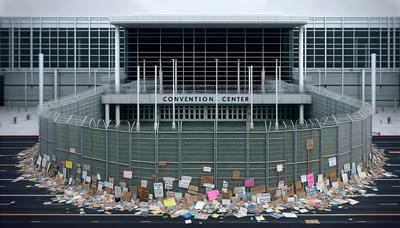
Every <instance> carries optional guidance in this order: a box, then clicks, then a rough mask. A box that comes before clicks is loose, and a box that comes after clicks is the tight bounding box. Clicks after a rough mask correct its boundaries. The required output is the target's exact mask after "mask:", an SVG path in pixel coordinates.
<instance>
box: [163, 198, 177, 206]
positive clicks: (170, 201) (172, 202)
mask: <svg viewBox="0 0 400 228" xmlns="http://www.w3.org/2000/svg"><path fill="white" fill-rule="evenodd" d="M175 205H176V202H175V199H174V198H168V199H165V200H164V206H166V207H173V206H175Z"/></svg>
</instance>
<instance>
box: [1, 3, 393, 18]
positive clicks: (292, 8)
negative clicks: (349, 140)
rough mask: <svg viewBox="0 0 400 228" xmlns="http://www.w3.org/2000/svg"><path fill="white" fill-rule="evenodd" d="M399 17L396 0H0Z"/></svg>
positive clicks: (37, 10)
mask: <svg viewBox="0 0 400 228" xmlns="http://www.w3.org/2000/svg"><path fill="white" fill-rule="evenodd" d="M138 13H140V14H222V13H224V14H256V13H257V14H279V15H284V16H400V0H0V16H119V15H121V16H122V15H124V16H126V15H134V14H138Z"/></svg>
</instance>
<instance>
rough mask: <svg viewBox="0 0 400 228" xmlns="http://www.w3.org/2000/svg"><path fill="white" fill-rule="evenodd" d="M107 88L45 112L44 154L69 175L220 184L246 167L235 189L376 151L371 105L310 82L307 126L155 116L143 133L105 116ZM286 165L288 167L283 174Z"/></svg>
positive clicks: (272, 182) (291, 178)
mask: <svg viewBox="0 0 400 228" xmlns="http://www.w3.org/2000/svg"><path fill="white" fill-rule="evenodd" d="M106 89H107V88H106V87H105V86H103V87H98V88H96V91H95V90H90V91H88V92H86V93H83V94H80V95H79V96H77V97H69V98H66V99H63V100H59V101H58V102H52V103H47V104H45V106H44V108H43V110H42V112H41V114H40V154H42V155H48V156H47V157H48V158H51V162H52V163H53V165H57V166H58V167H60V168H61V167H62V165H63V164H65V163H64V162H63V161H72V164H73V165H72V168H71V169H69V171H68V174H69V175H73V176H75V175H76V174H77V171H78V167H79V170H86V171H87V173H88V175H92V176H96V175H97V174H100V176H101V178H102V179H103V180H105V179H107V180H108V178H114V180H115V183H118V181H125V182H128V184H129V185H132V186H133V185H139V184H140V181H141V180H148V181H149V182H153V181H159V180H162V178H163V177H174V178H175V179H180V177H181V176H182V175H185V176H192V178H193V179H192V182H193V183H194V184H196V183H197V184H198V183H199V182H200V179H201V177H202V176H212V178H213V182H214V183H215V184H216V185H217V186H221V185H222V182H223V180H232V172H233V171H240V180H238V181H236V180H235V182H230V183H232V184H230V187H232V185H243V183H242V182H243V180H244V179H245V178H254V181H255V184H256V185H264V184H265V185H266V186H267V187H274V186H276V185H277V183H278V182H279V181H282V180H284V181H285V184H291V183H293V182H294V181H295V180H299V179H300V176H301V175H305V174H307V173H309V172H313V173H314V175H317V174H322V173H323V174H326V173H327V172H330V171H333V170H335V171H337V173H339V171H340V170H342V169H343V167H344V166H345V165H347V164H349V165H350V164H352V163H355V164H356V165H357V164H359V163H361V162H366V160H367V159H368V156H369V153H370V151H371V132H372V130H371V111H370V107H369V105H367V104H365V105H363V104H361V103H360V102H359V101H357V100H354V99H352V98H350V97H342V96H338V95H337V94H335V93H332V92H329V91H327V90H324V89H318V88H315V87H309V88H308V90H307V93H309V94H311V95H312V100H313V104H312V106H311V110H310V111H311V113H312V114H313V116H314V117H315V118H313V119H309V120H307V121H306V123H305V124H301V125H300V124H298V123H293V122H291V121H290V122H280V123H279V129H275V123H274V122H267V121H258V122H254V128H253V129H250V127H249V123H248V122H190V121H184V122H178V123H177V128H176V129H175V130H173V129H172V128H171V122H159V128H158V130H154V126H153V122H141V129H140V131H136V130H135V123H134V122H133V123H130V122H127V121H121V122H119V123H114V122H109V123H105V122H104V120H102V119H101V117H102V116H103V115H102V110H103V108H102V105H101V95H102V94H103V93H104V91H106ZM346 113H348V114H346ZM333 161H334V162H333ZM334 163H336V164H334ZM280 165H282V167H283V170H282V171H280V172H277V170H279V169H277V166H278V167H279V168H280ZM204 167H210V168H211V172H204V170H203V168H204ZM63 168H64V167H63ZM60 170H61V169H60ZM123 171H132V172H133V177H132V179H126V178H124V177H123ZM150 186H152V185H150Z"/></svg>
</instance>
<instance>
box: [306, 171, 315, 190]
mask: <svg viewBox="0 0 400 228" xmlns="http://www.w3.org/2000/svg"><path fill="white" fill-rule="evenodd" d="M307 184H308V187H312V186H314V174H313V173H309V174H307Z"/></svg>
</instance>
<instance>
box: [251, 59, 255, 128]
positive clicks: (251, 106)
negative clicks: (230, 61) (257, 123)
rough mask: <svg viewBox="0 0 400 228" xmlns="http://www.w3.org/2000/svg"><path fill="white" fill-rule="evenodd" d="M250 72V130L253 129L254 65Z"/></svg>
mask: <svg viewBox="0 0 400 228" xmlns="http://www.w3.org/2000/svg"><path fill="white" fill-rule="evenodd" d="M250 72H251V74H250V129H253V128H254V123H253V65H251V67H250Z"/></svg>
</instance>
